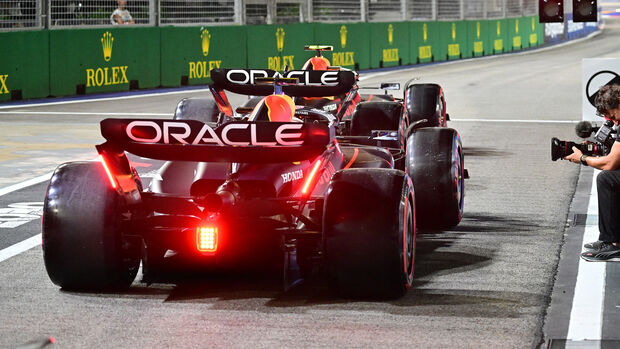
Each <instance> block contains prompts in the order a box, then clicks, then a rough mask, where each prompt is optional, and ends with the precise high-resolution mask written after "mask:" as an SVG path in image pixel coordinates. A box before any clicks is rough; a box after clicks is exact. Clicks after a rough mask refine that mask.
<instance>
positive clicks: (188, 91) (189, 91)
mask: <svg viewBox="0 0 620 349" xmlns="http://www.w3.org/2000/svg"><path fill="white" fill-rule="evenodd" d="M206 91H209V89H207V88H204V89H192V90H186V89H181V90H179V91H169V92H153V93H141V94H135V95H133V94H132V95H127V96H108V97H101V98H89V99H87V98H84V99H75V100H70V101H59V102H39V103H28V104H14V105H3V106H0V110H1V109H11V108H28V107H38V106H48V105H61V104H76V103H90V102H102V101H109V100H119V99H134V98H143V97H154V96H164V95H176V94H188V93H194V92H206Z"/></svg>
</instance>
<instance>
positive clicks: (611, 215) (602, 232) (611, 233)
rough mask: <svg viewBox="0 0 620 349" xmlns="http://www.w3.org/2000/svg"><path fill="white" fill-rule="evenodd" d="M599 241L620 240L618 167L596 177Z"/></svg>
mask: <svg viewBox="0 0 620 349" xmlns="http://www.w3.org/2000/svg"><path fill="white" fill-rule="evenodd" d="M596 190H597V192H598V230H599V237H598V239H599V240H600V241H605V242H620V169H618V170H613V171H601V173H599V174H598V176H597V177H596Z"/></svg>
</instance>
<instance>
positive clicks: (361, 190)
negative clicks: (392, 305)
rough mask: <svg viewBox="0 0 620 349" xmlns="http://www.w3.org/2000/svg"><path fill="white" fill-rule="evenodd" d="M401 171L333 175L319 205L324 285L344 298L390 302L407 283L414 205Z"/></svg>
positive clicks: (353, 171) (410, 269)
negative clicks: (321, 225)
mask: <svg viewBox="0 0 620 349" xmlns="http://www.w3.org/2000/svg"><path fill="white" fill-rule="evenodd" d="M414 202H415V201H414V195H413V185H412V183H411V180H410V179H409V176H407V175H406V174H405V173H404V172H402V171H398V170H392V169H351V170H345V171H339V172H336V174H334V176H333V177H332V181H331V183H330V186H329V189H328V191H327V195H326V197H325V206H324V220H323V232H324V249H325V258H326V259H325V260H326V266H327V271H328V277H329V280H330V285H331V286H332V288H334V289H335V290H336V291H337V292H338V293H340V294H341V295H343V296H346V297H363V298H396V297H400V296H403V295H404V294H405V293H406V292H407V290H408V289H409V288H410V287H411V285H412V282H413V265H414V255H415V206H414Z"/></svg>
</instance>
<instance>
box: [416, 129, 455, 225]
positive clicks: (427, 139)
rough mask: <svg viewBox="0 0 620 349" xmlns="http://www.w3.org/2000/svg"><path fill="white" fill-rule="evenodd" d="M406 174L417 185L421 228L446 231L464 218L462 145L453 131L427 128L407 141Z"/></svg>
mask: <svg viewBox="0 0 620 349" xmlns="http://www.w3.org/2000/svg"><path fill="white" fill-rule="evenodd" d="M405 168H406V171H407V174H409V176H410V177H411V179H412V180H413V182H414V183H415V184H416V200H417V204H416V209H417V222H418V226H420V227H423V228H429V229H439V230H446V229H450V228H453V227H454V226H456V225H457V224H459V222H460V221H461V218H462V216H463V198H464V197H465V181H464V177H465V176H464V167H463V146H462V145H461V138H460V136H459V134H458V133H457V132H456V131H455V130H454V129H451V128H434V127H426V128H421V129H417V130H415V131H413V133H412V134H411V135H410V136H409V138H408V139H407V155H406V159H405Z"/></svg>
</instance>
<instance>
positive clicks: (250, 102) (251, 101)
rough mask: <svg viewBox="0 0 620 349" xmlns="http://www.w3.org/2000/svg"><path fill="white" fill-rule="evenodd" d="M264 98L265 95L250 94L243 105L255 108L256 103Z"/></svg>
mask: <svg viewBox="0 0 620 349" xmlns="http://www.w3.org/2000/svg"><path fill="white" fill-rule="evenodd" d="M263 98H265V97H263V96H249V98H248V100H247V101H246V102H245V103H243V105H242V107H244V108H252V109H254V107H256V105H257V104H258V102H260V101H261V100H262V99H263Z"/></svg>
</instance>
